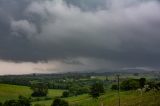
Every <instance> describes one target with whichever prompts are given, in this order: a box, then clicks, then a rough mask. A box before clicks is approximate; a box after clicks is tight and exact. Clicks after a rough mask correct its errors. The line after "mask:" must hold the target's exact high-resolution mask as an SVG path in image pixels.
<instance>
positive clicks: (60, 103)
mask: <svg viewBox="0 0 160 106" xmlns="http://www.w3.org/2000/svg"><path fill="white" fill-rule="evenodd" d="M51 106H69V104H68V102H67V101H65V100H63V99H59V98H56V99H55V100H54V101H53V103H52V105H51Z"/></svg>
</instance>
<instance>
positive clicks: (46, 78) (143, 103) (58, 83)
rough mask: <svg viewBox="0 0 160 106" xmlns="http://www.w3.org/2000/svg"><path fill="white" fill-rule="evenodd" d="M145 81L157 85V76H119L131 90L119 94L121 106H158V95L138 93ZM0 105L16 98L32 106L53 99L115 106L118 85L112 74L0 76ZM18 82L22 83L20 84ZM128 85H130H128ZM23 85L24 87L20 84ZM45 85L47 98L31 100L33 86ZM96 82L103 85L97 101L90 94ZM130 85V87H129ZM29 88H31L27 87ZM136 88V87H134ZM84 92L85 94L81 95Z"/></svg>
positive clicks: (47, 104) (77, 105)
mask: <svg viewBox="0 0 160 106" xmlns="http://www.w3.org/2000/svg"><path fill="white" fill-rule="evenodd" d="M142 77H143V78H145V79H146V81H147V82H146V83H148V84H149V83H150V84H152V85H153V84H154V82H157V83H158V82H159V81H160V80H159V74H153V73H152V74H150V73H149V74H138V75H137V74H132V73H130V74H128V73H127V74H121V76H120V83H121V86H126V85H122V84H123V83H124V81H129V82H127V83H126V82H125V83H124V84H130V83H131V85H127V86H133V88H132V87H131V88H128V87H127V88H125V89H121V91H120V103H121V106H138V105H139V106H159V105H160V99H159V98H160V91H155V90H154V89H152V90H149V91H147V92H145V91H143V92H142V91H139V90H137V89H138V87H139V85H137V81H139V80H140V78H142ZM0 79H1V80H0V81H1V84H0V102H2V103H4V102H5V101H6V100H12V99H18V97H19V96H24V97H26V98H29V99H30V101H31V104H32V106H36V105H40V106H51V104H52V103H53V101H54V100H55V98H57V97H58V98H61V99H62V100H65V101H67V102H68V103H69V106H117V105H118V93H117V90H116V89H111V87H112V85H113V84H115V85H116V84H117V80H116V76H115V74H107V75H104V74H84V73H83V74H71V75H69V74H63V75H55V76H54V75H26V76H5V77H4V76H2V77H0ZM20 79H21V80H20ZM130 81H131V82H130ZM22 82H23V83H22ZM38 82H43V83H47V86H48V88H49V89H48V93H47V95H46V96H42V97H33V96H32V93H33V89H31V86H32V84H34V83H38ZM95 82H101V83H103V84H104V90H105V93H103V94H102V95H100V96H99V97H98V98H97V99H96V98H93V97H92V96H91V95H90V94H89V92H88V91H87V90H88V89H90V86H92V84H94V83H95ZM132 83H133V84H132ZM28 84H30V85H28ZM135 85H136V86H135ZM64 91H67V92H69V95H68V96H67V97H63V93H64ZM84 91H85V92H84Z"/></svg>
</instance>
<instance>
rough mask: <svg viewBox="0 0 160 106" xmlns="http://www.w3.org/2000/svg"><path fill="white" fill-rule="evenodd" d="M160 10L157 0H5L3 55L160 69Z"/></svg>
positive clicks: (0, 25) (0, 13) (1, 0)
mask: <svg viewBox="0 0 160 106" xmlns="http://www.w3.org/2000/svg"><path fill="white" fill-rule="evenodd" d="M159 11H160V3H159V1H157V0H152V1H150V0H64V1H62V0H21V1H19V0H0V58H1V59H3V60H11V61H31V62H37V61H48V60H56V61H62V62H64V63H66V64H73V65H75V64H76V65H77V64H79V65H85V64H87V63H90V64H93V65H96V64H97V65H99V67H102V68H104V67H105V68H112V67H114V68H115V67H118V68H119V67H158V65H159V63H160V42H159V41H160V30H159V29H160V13H159ZM85 59H86V60H85ZM84 60H85V61H84ZM92 61H95V63H93V62H92ZM105 64H107V65H106V66H105Z"/></svg>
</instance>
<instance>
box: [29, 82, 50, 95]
mask: <svg viewBox="0 0 160 106" xmlns="http://www.w3.org/2000/svg"><path fill="white" fill-rule="evenodd" d="M31 89H32V90H33V93H32V96H34V97H39V96H46V95H47V94H48V86H47V84H45V83H35V84H32V86H31Z"/></svg>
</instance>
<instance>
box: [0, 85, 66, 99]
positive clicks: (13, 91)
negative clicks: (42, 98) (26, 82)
mask: <svg viewBox="0 0 160 106" xmlns="http://www.w3.org/2000/svg"><path fill="white" fill-rule="evenodd" d="M62 92H63V90H51V89H49V91H48V95H47V97H50V98H54V97H55V96H61V95H62ZM31 93H32V90H31V89H30V88H29V87H26V86H17V85H8V84H0V102H4V101H5V100H9V99H17V98H18V96H19V95H23V96H26V97H30V95H31Z"/></svg>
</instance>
